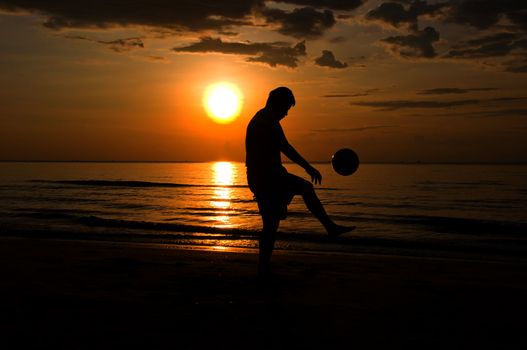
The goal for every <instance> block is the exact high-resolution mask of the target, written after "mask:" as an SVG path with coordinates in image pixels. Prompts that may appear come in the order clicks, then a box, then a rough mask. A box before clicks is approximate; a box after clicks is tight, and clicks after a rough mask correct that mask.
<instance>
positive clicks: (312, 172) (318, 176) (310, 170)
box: [306, 166, 322, 185]
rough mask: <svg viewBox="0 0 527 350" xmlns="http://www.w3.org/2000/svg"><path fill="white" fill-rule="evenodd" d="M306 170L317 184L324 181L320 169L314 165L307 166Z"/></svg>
mask: <svg viewBox="0 0 527 350" xmlns="http://www.w3.org/2000/svg"><path fill="white" fill-rule="evenodd" d="M306 172H307V173H308V174H309V176H311V182H312V183H314V184H315V185H316V184H321V183H322V175H321V174H320V171H318V170H317V169H315V168H313V167H312V166H309V167H307V168H306Z"/></svg>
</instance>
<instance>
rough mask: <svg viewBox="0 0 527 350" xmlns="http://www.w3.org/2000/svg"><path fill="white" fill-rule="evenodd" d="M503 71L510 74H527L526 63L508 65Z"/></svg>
mask: <svg viewBox="0 0 527 350" xmlns="http://www.w3.org/2000/svg"><path fill="white" fill-rule="evenodd" d="M505 71H506V72H510V73H527V62H525V63H524V64H521V65H516V64H515V65H509V66H507V67H506V68H505Z"/></svg>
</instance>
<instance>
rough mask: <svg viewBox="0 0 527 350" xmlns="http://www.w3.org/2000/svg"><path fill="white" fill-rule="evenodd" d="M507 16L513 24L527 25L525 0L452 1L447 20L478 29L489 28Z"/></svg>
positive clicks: (524, 26) (526, 4)
mask: <svg viewBox="0 0 527 350" xmlns="http://www.w3.org/2000/svg"><path fill="white" fill-rule="evenodd" d="M503 17H507V18H508V19H509V20H510V21H511V22H512V23H513V24H515V25H517V26H520V27H523V28H526V27H527V3H526V2H525V1H524V0H484V1H482V0H457V1H452V3H451V4H450V5H449V9H448V11H447V13H446V20H447V21H449V22H454V23H458V24H463V25H466V24H468V25H470V26H473V27H476V28H478V29H488V28H490V27H492V26H494V25H497V24H498V23H499V21H500V19H501V18H503Z"/></svg>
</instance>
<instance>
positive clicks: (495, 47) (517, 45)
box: [445, 32, 527, 59]
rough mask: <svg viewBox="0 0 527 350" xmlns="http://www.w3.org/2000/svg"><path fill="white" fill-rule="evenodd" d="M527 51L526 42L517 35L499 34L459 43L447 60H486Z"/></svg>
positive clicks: (521, 36)
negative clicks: (514, 52)
mask: <svg viewBox="0 0 527 350" xmlns="http://www.w3.org/2000/svg"><path fill="white" fill-rule="evenodd" d="M518 50H519V51H525V50H527V40H526V39H525V37H524V36H523V35H521V34H519V33H511V32H501V33H495V34H491V35H487V36H483V37H479V38H476V39H472V40H467V41H464V42H461V43H459V44H457V45H456V46H454V47H453V48H452V49H451V50H450V51H449V52H448V53H447V54H446V55H445V57H447V58H460V59H463V58H465V59H466V58H487V57H502V56H507V55H508V54H510V53H511V52H513V51H518Z"/></svg>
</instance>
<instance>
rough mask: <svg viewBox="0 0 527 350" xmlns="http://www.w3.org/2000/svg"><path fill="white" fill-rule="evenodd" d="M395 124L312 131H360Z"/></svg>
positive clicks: (393, 126) (391, 126) (383, 127)
mask: <svg viewBox="0 0 527 350" xmlns="http://www.w3.org/2000/svg"><path fill="white" fill-rule="evenodd" d="M395 127H397V125H371V126H363V127H358V128H341V129H340V128H334V129H314V130H312V131H314V132H360V131H365V130H374V129H385V128H395Z"/></svg>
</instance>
